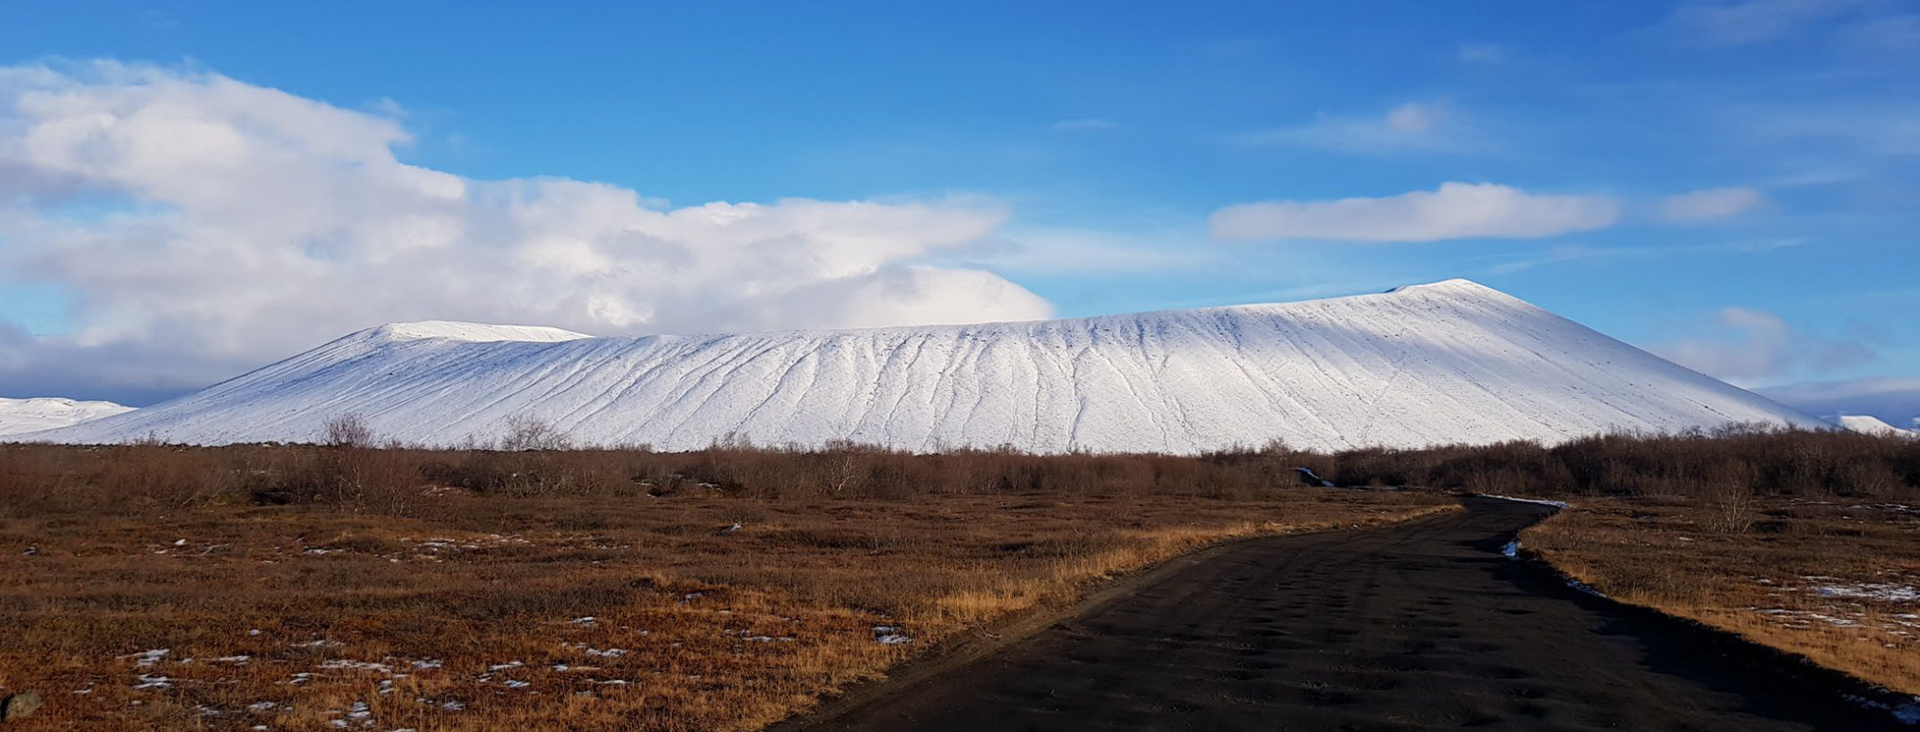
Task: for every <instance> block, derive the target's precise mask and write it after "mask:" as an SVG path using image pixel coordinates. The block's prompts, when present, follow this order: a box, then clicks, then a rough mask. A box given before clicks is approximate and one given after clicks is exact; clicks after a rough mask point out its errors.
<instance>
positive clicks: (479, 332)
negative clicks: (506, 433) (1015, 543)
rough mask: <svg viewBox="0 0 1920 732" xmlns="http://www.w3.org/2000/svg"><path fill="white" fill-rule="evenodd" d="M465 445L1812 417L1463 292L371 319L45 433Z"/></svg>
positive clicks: (1487, 432) (884, 440) (1098, 442)
mask: <svg viewBox="0 0 1920 732" xmlns="http://www.w3.org/2000/svg"><path fill="white" fill-rule="evenodd" d="M348 413H352V414H357V415H359V416H360V417H362V418H363V419H364V420H366V422H367V423H368V424H369V426H371V427H372V428H373V429H374V430H375V431H376V432H377V433H379V434H380V435H381V436H383V437H390V438H397V439H401V440H404V441H408V442H416V443H422V444H457V443H460V442H462V441H464V440H466V439H467V438H469V437H478V438H483V439H484V438H489V437H492V436H495V435H497V434H499V433H500V432H501V431H502V430H503V428H504V425H505V423H506V421H507V420H508V419H509V418H513V417H520V416H531V417H537V418H540V419H544V420H547V421H549V422H551V423H552V424H554V425H555V426H557V427H558V428H560V429H562V430H564V431H565V432H566V433H567V434H568V435H570V436H571V437H572V438H573V439H574V440H575V441H576V442H578V443H582V444H600V445H619V444H648V445H651V446H653V447H655V448H656V449H694V448H700V447H705V446H707V445H709V444H712V443H713V442H715V441H716V440H719V439H722V438H724V437H726V436H728V435H737V436H744V437H747V438H750V439H752V440H754V441H756V442H759V443H763V444H785V443H797V444H802V445H817V444H821V443H823V442H826V441H828V440H836V439H848V440H854V441H857V442H863V443H871V444H879V445H886V446H889V447H895V448H902V449H909V450H921V451H925V450H938V449H943V448H957V447H967V446H971V447H993V446H1000V445H1011V446H1013V447H1016V448H1020V449H1024V450H1031V451H1036V452H1061V451H1069V450H1091V451H1099V452H1170V453H1194V452H1201V451H1205V450H1211V449H1219V448H1226V447H1230V446H1233V445H1251V446H1257V445H1260V444H1263V443H1265V442H1267V441H1268V440H1270V439H1282V440H1285V441H1286V442H1287V443H1288V444H1290V445H1293V446H1296V447H1304V448H1316V449H1327V450H1334V449H1344V448H1350V447H1358V446H1376V445H1377V446H1389V447H1418V446H1425V445H1429V444H1439V443H1451V442H1470V443H1486V442H1497V441H1502V440H1512V439H1531V440H1540V441H1545V442H1556V441H1561V440H1565V439H1569V438H1572V437H1577V436H1580V435H1586V434H1592V433H1596V432H1604V431H1609V430H1615V429H1642V430H1680V429H1686V428H1689V427H1713V426H1718V425H1721V424H1724V423H1728V422H1770V423H1776V424H1794V425H1800V426H1806V427H1818V426H1822V425H1823V424H1824V423H1823V422H1821V421H1820V420H1818V419H1816V418H1814V417H1812V416H1810V415H1807V414H1804V413H1802V412H1799V411H1797V410H1794V409H1791V408H1789V407H1785V406H1782V405H1780V404H1778V403H1775V402H1773V401H1770V400H1768V399H1766V398H1764V397H1760V396H1758V395H1755V394H1753V393H1750V392H1747V391H1744V390H1742V389H1739V388H1737V387H1734V386H1731V385H1729V384H1726V383H1723V382H1720V381H1717V380H1715V379H1713V378H1711V377H1708V376H1705V375H1702V374H1699V373H1696V372H1693V371H1690V370H1687V369H1685V368H1683V367H1681V366H1678V365H1675V364H1673V363H1670V362H1667V361H1665V360H1662V359H1660V358H1658V357H1656V356H1653V355H1651V354H1648V353H1646V352H1644V351H1641V350H1639V349H1637V348H1634V347H1632V346H1630V345H1627V344H1625V343H1622V342H1620V341H1617V340H1614V339H1611V338H1608V337H1606V336H1604V335H1602V334H1600V333H1598V332H1595V331H1593V330H1591V329H1588V328H1586V327H1584V326H1581V325H1579V324H1577V323H1574V322H1573V321H1570V320H1567V319H1565V318H1561V317H1559V316H1557V315H1554V314H1552V313H1549V312H1547V311H1545V310H1542V309H1540V308H1537V307H1534V306H1532V305H1530V304H1527V303H1525V302H1523V301H1521V300H1519V299H1516V298H1513V297H1511V296H1509V295H1506V294H1504V293H1501V292H1498V291H1496V290H1492V289H1490V288H1487V287H1484V286H1481V285H1478V284H1475V283H1473V282H1469V281H1466V280H1448V281H1445V282H1439V283H1433V284H1428V285H1416V286H1409V287H1400V288H1395V289H1394V290H1392V291H1390V292H1386V293H1380V294H1373V295H1358V296H1352V297H1341V298H1331V299H1325V300H1312V301H1305V302H1296V303H1284V304H1269V305H1237V306H1226V307H1214V308H1203V309H1194V310H1172V311H1163V312H1154V313H1139V314H1132V315H1109V316H1099V317H1091V318H1076V319H1065V320H1044V321H1027V322H1010V323H988V324H978V325H946V326H919V327H894V328H875V329H865V330H844V331H793V332H777V333H748V334H730V335H701V336H667V335H659V336H643V337H636V338H592V337H587V336H584V335H581V334H578V333H572V332H570V331H563V330H558V329H550V328H536V327H530V326H487V325H479V324H465V323H451V322H443V321H434V322H427V323H400V324H392V325H387V326H382V327H380V328H375V329H370V330H367V331H361V332H360V333H356V334H353V335H350V336H347V337H345V338H341V339H339V340H336V341H333V342H331V343H328V344H326V345H323V346H321V347H319V348H316V349H314V350H311V351H308V352H306V353H303V354H300V355H297V356H294V357H293V358H290V359H287V360H285V361H281V362H279V363H276V364H273V365H271V366H267V367H265V368H262V369H260V370H257V371H254V372H252V373H249V374H246V375H243V376H240V377H238V378H235V379H232V380H229V381H227V382H224V383H221V384H217V385H215V386H212V387H209V388H207V389H205V390H202V391H200V392H196V393H193V394H189V395H187V396H184V397H180V398H178V399H175V400H172V401H169V402H166V403H163V404H159V405H155V406H153V407H149V408H146V409H142V410H139V411H137V412H133V413H129V414H125V415H119V416H115V417H109V418H106V419H102V420H99V421H95V422H89V423H85V424H80V425H76V426H73V427H69V428H66V429H61V430H55V431H51V432H47V433H42V434H37V435H34V438H35V439H46V440H54V441H64V442H113V441H123V440H128V439H137V438H140V437H142V436H146V435H149V434H151V435H154V436H157V437H160V438H163V439H168V440H173V441H179V442H191V443H229V442H252V441H268V440H276V441H305V440H312V439H315V437H316V436H317V435H318V432H319V429H320V426H321V425H322V424H323V423H324V422H325V421H326V420H327V419H330V418H332V417H335V416H338V415H341V414H348Z"/></svg>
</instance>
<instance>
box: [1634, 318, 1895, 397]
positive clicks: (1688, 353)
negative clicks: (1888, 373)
mask: <svg viewBox="0 0 1920 732" xmlns="http://www.w3.org/2000/svg"><path fill="white" fill-rule="evenodd" d="M1698 330H1699V331H1700V333H1699V334H1698V335H1694V336H1690V337H1685V338H1679V339H1675V340H1670V341H1666V342H1663V343H1658V344H1655V345H1653V346H1652V347H1651V348H1649V349H1648V350H1651V351H1653V352H1654V353H1657V354H1660V355H1661V356H1663V357H1665V358H1667V359H1669V360H1671V361H1674V362H1675V363H1678V364H1680V365H1682V366H1686V367H1688V368H1691V369H1694V370H1695V371H1699V372H1702V373H1705V374H1708V375H1711V376H1715V377H1718V378H1722V379H1727V380H1730V381H1735V382H1751V381H1752V380H1755V379H1765V378H1771V377H1776V376H1780V375H1783V374H1788V373H1794V372H1810V373H1823V372H1831V371H1834V370H1836V369H1840V368H1845V367H1848V366H1854V365H1858V364H1861V363H1864V362H1866V361H1869V360H1872V359H1873V357H1874V353H1873V351H1872V349H1870V348H1868V347H1867V345H1866V344H1865V343H1863V342H1861V341H1860V340H1858V339H1852V338H1849V339H1828V338H1823V337H1819V336H1815V335H1811V334H1807V333H1802V332H1799V331H1797V330H1795V329H1793V328H1792V327H1790V326H1788V325H1787V321H1786V320H1784V319H1782V318H1781V317H1780V316H1778V315H1775V314H1774V313H1771V312H1768V311H1765V310H1756V309H1751V308H1743V307H1734V306H1729V307H1724V308H1721V309H1720V310H1719V311H1717V312H1715V313H1714V314H1713V316H1712V317H1711V318H1709V319H1707V320H1706V321H1705V322H1704V323H1702V324H1701V327H1700V328H1698Z"/></svg>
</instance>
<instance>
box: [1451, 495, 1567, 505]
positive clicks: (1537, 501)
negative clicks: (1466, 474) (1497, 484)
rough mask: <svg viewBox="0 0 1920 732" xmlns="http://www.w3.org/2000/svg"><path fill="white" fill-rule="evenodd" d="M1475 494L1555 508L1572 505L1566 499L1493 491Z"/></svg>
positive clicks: (1482, 496)
mask: <svg viewBox="0 0 1920 732" xmlns="http://www.w3.org/2000/svg"><path fill="white" fill-rule="evenodd" d="M1474 495H1475V496H1479V497H1481V498H1497V499H1500V500H1502V501H1514V502H1517V503H1535V504H1539V505H1542V506H1552V507H1554V508H1569V507H1570V506H1568V505H1567V502H1566V501H1549V500H1545V499H1542V498H1514V497H1513V496H1498V495H1494V494H1492V493H1475V494H1474Z"/></svg>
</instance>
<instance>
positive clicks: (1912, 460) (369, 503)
mask: <svg viewBox="0 0 1920 732" xmlns="http://www.w3.org/2000/svg"><path fill="white" fill-rule="evenodd" d="M323 434H324V435H325V437H324V439H323V440H321V441H320V442H319V443H318V444H301V445H234V446H226V447H185V446H174V445H166V444H160V443H159V442H157V441H153V442H146V443H141V444H133V445H115V446H91V447H82V446H57V445H8V446H3V447H0V515H7V514H19V513H21V512H29V511H34V510H137V509H139V508H141V507H152V506H162V507H165V506H188V505H195V504H205V503H219V502H232V503H253V504H289V503H291V504H306V503H313V504H330V505H337V506H344V507H351V508H353V509H355V510H368V511H377V512H392V513H407V512H410V511H415V510H419V509H420V508H421V506H423V505H425V504H427V503H430V502H431V501H429V500H428V499H430V498H431V497H432V496H433V495H434V494H436V493H443V492H447V491H458V492H461V493H476V494H489V495H506V496H568V495H601V496H639V495H642V494H647V495H653V496H666V495H673V494H676V493H687V492H699V493H707V494H724V495H735V496H751V497H762V498H829V497H842V498H862V499H909V498H912V497H914V496H916V495H926V494H985V493H998V494H1009V493H1014V494H1028V493H1032V494H1063V495H1065V494H1071V495H1098V494H1125V493H1130V492H1148V491H1150V492H1160V493H1180V494H1187V495H1201V496H1217V497H1235V496H1248V495H1252V494H1255V493H1257V492H1262V491H1273V490H1291V489H1297V488H1299V487H1301V486H1303V485H1307V484H1317V482H1316V481H1311V480H1303V475H1304V473H1303V472H1302V471H1301V470H1300V469H1301V468H1307V469H1309V470H1311V471H1312V472H1313V473H1314V474H1317V475H1318V476H1324V477H1326V478H1327V479H1329V480H1331V481H1332V482H1333V483H1335V484H1336V485H1340V486H1372V487H1399V486H1427V487H1436V488H1446V489H1464V490H1469V491H1475V492H1488V493H1502V494H1530V495H1551V494H1588V495H1594V494H1611V495H1667V496H1689V497H1700V498H1708V499H1712V500H1718V501H1738V500H1745V499H1748V498H1751V497H1753V496H1756V495H1784V496H1801V497H1808V498H1825V497H1832V496H1847V497H1857V498H1863V499H1884V500H1900V499H1920V441H1915V440H1909V439H1902V438H1897V437H1876V436H1869V435H1862V434H1855V433H1850V432H1840V431H1806V430H1785V429H1773V428H1767V427H1760V426H1752V425H1736V426H1730V427H1727V428H1724V429H1720V430H1715V431H1710V432H1706V431H1700V432H1689V433H1685V434H1661V435H1649V434H1613V435H1600V436H1593V437H1586V438H1580V439H1575V440H1571V441H1568V442H1565V443H1562V444H1558V445H1553V446H1544V445H1540V444H1536V443H1529V442H1510V443H1502V444H1495V445H1483V446H1445V447H1433V448H1425V449H1414V450H1388V449H1361V450H1348V451H1343V452H1337V453H1322V452H1313V451H1303V450H1294V449H1291V448H1289V447H1288V446H1286V445H1284V444H1282V443H1279V442H1275V443H1271V444H1268V445H1265V446H1262V447H1259V448H1242V449H1234V450H1225V451H1220V452H1215V453H1209V454H1205V455H1199V456H1170V455H1102V454H1086V453H1075V454H1065V455H1033V454H1027V453H1022V452H1019V451H1017V450H1012V449H997V450H979V449H966V450H951V451H946V452H941V453H935V454H912V453H907V452H902V451H897V450H888V449H883V448H878V447H873V446H868V445H860V444H854V443H850V442H837V443H830V444H827V445H824V446H818V447H767V446H757V445H753V444H751V443H750V442H748V441H747V440H745V439H740V438H734V437H730V438H728V439H726V440H723V441H720V442H717V443H715V444H714V445H713V446H711V447H709V448H708V449H705V450H697V451H691V452H677V453H668V452H655V451H652V450H649V449H646V448H644V447H633V448H620V449H611V448H580V449H575V448H572V447H571V446H570V445H569V444H568V442H567V441H566V439H565V435H564V434H563V433H561V432H560V431H558V430H555V429H554V428H553V427H552V426H551V425H549V424H545V423H539V422H536V421H530V420H522V421H518V422H516V424H514V425H510V429H509V430H508V433H507V437H506V438H503V439H502V440H501V441H500V442H497V443H494V444H490V445H480V446H472V447H464V448H460V449H426V448H419V447H407V446H402V445H384V446H376V445H377V443H376V436H375V435H373V434H372V433H371V432H370V431H368V430H366V429H365V427H364V425H362V424H361V423H359V422H358V421H357V420H352V419H351V418H346V419H344V420H336V421H335V422H333V423H329V425H328V427H327V429H326V430H324V432H323Z"/></svg>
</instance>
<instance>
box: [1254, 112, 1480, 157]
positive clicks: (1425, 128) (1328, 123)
mask: <svg viewBox="0 0 1920 732" xmlns="http://www.w3.org/2000/svg"><path fill="white" fill-rule="evenodd" d="M1471 128H1472V125H1471V124H1470V123H1469V120H1468V119H1467V118H1466V116H1465V115H1464V114H1462V113H1461V112H1460V110H1459V109H1457V108H1456V107H1454V106H1453V104H1451V103H1449V102H1447V101H1445V100H1439V101H1430V102H1407V103H1405V104H1401V105H1399V106H1396V107H1394V108H1392V109H1389V110H1387V111H1386V112H1385V113H1383V114H1380V115H1379V116H1375V117H1341V116H1330V115H1320V116H1319V117H1317V118H1316V119H1315V120H1314V121H1313V122H1312V123H1310V124H1305V125H1300V126H1296V127H1279V128H1273V129H1264V130H1255V131H1252V132H1246V133H1242V134H1239V135H1236V136H1234V138H1233V139H1234V141H1235V142H1238V143H1240V144H1243V145H1262V146H1286V147H1306V148H1317V149H1324V150H1337V151H1341V152H1357V153H1383V152H1396V151H1408V150H1415V151H1464V150H1472V149H1477V148H1479V147H1481V140H1480V139H1479V138H1478V137H1476V136H1475V135H1474V134H1473V131H1472V129H1471Z"/></svg>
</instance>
